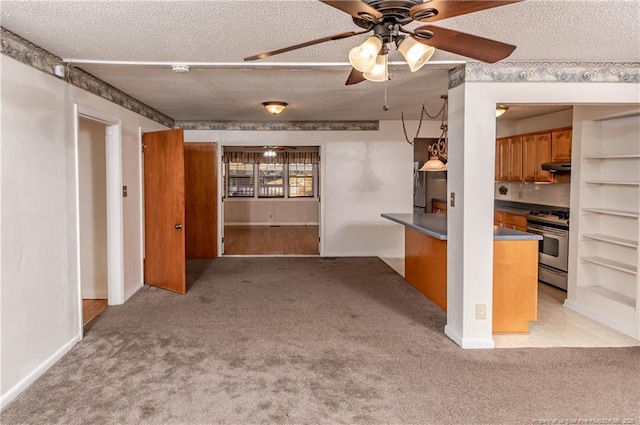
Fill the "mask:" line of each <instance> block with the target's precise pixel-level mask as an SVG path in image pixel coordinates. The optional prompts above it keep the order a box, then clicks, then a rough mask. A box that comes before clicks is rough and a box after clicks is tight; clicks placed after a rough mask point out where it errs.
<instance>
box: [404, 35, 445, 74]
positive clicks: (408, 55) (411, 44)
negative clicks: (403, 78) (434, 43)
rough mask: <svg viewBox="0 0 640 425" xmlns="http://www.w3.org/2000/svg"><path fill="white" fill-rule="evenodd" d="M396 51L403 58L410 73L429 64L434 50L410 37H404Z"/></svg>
mask: <svg viewBox="0 0 640 425" xmlns="http://www.w3.org/2000/svg"><path fill="white" fill-rule="evenodd" d="M398 51H399V52H400V53H402V56H404V60H406V61H407V64H408V65H409V69H410V70H411V72H416V71H417V70H419V69H420V68H422V67H423V66H424V65H425V64H426V63H427V62H429V59H431V56H433V53H434V52H435V51H436V49H435V48H433V47H431V46H427V45H426V44H423V43H420V42H419V41H416V40H414V39H413V38H411V37H405V38H404V39H403V40H402V41H401V42H400V44H399V45H398Z"/></svg>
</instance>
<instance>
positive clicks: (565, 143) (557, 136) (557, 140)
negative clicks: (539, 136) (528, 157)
mask: <svg viewBox="0 0 640 425" xmlns="http://www.w3.org/2000/svg"><path fill="white" fill-rule="evenodd" d="M571 133H572V131H571V128H565V129H558V130H555V131H553V132H552V133H551V162H571V136H572V134H571Z"/></svg>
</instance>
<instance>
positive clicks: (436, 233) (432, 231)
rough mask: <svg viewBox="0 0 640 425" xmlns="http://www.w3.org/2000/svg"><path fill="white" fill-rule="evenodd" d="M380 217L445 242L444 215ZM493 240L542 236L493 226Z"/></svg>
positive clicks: (524, 239) (445, 227)
mask: <svg viewBox="0 0 640 425" xmlns="http://www.w3.org/2000/svg"><path fill="white" fill-rule="evenodd" d="M381 216H382V217H384V218H386V219H388V220H391V221H395V222H396V223H399V224H402V225H403V226H406V227H409V228H411V229H414V230H417V231H418V232H421V233H424V234H426V235H428V236H431V237H432V238H435V239H439V240H441V241H446V240H447V215H446V214H425V213H413V214H410V213H407V214H393V213H384V214H381ZM493 240H495V241H533V240H542V236H540V235H534V234H533V233H527V232H521V231H519V230H514V229H507V228H506V227H499V226H493Z"/></svg>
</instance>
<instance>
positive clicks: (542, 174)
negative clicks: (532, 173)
mask: <svg viewBox="0 0 640 425" xmlns="http://www.w3.org/2000/svg"><path fill="white" fill-rule="evenodd" d="M536 158H537V161H538V166H537V167H536V178H535V181H537V182H550V181H552V177H551V173H550V172H549V171H546V170H543V169H542V168H541V166H542V164H544V163H546V162H550V161H551V133H545V134H537V135H536Z"/></svg>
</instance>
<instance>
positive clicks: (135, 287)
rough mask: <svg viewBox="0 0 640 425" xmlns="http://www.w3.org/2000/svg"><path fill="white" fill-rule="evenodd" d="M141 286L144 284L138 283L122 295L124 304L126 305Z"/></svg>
mask: <svg viewBox="0 0 640 425" xmlns="http://www.w3.org/2000/svg"><path fill="white" fill-rule="evenodd" d="M143 286H144V283H142V282H139V283H138V284H137V285H136V286H134V287H133V288H131V289H129V290H128V291H127V292H126V293H125V294H124V302H125V303H126V302H127V301H128V300H129V298H131V297H133V296H134V295H135V293H136V292H138V291H139V290H140V289H142V287H143ZM123 304H124V303H123Z"/></svg>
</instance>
